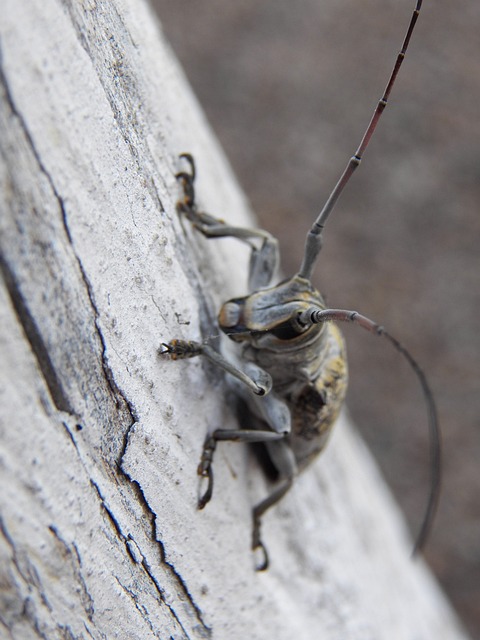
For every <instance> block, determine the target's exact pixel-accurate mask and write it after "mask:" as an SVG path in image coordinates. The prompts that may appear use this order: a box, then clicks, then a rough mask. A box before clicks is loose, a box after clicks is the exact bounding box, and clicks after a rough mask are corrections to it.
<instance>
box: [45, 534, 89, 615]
mask: <svg viewBox="0 0 480 640" xmlns="http://www.w3.org/2000/svg"><path fill="white" fill-rule="evenodd" d="M48 530H49V531H50V533H51V534H52V535H53V536H54V537H55V539H56V540H58V542H59V543H60V544H61V545H62V547H63V548H64V549H65V553H66V554H67V556H68V558H70V561H71V566H72V569H73V573H74V575H75V577H76V579H77V582H78V584H79V585H80V588H81V589H82V593H83V597H82V596H80V601H81V602H82V604H83V608H84V611H85V613H86V614H87V618H88V620H89V621H90V622H93V616H94V614H95V606H94V600H93V597H92V595H91V594H90V592H89V590H88V587H87V583H86V581H85V578H84V577H83V575H82V560H81V556H80V552H79V551H78V547H77V545H76V544H75V542H72V543H71V544H69V543H68V542H67V541H66V540H65V539H64V538H63V537H62V536H61V535H60V532H59V530H58V528H57V527H56V526H54V525H50V526H49V527H48ZM72 548H73V551H72Z"/></svg>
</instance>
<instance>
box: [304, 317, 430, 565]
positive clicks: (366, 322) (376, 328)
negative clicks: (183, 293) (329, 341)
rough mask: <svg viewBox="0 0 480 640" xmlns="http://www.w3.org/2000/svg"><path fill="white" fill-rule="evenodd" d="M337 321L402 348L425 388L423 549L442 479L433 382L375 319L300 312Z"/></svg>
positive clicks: (315, 320) (419, 542) (309, 319)
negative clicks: (426, 468) (426, 469)
mask: <svg viewBox="0 0 480 640" xmlns="http://www.w3.org/2000/svg"><path fill="white" fill-rule="evenodd" d="M328 321H336V322H354V323H356V324H358V325H360V326H361V327H362V328H363V329H366V330H367V331H370V333H373V334H375V335H378V336H383V337H384V338H386V339H387V340H388V341H389V342H390V343H391V344H392V345H393V346H394V347H395V349H396V350H397V351H399V352H400V353H401V354H402V355H403V356H404V358H405V359H406V360H407V362H408V364H409V365H410V367H411V368H412V369H413V371H414V372H415V374H416V376H417V378H418V380H419V382H420V385H421V387H422V392H423V396H424V398H425V402H426V404H427V410H428V427H429V436H430V493H429V496H428V502H427V506H426V509H425V514H424V516H423V521H422V525H421V527H420V531H419V533H418V535H417V539H416V542H415V546H414V549H413V553H414V554H415V553H417V552H418V551H420V550H421V549H422V548H423V546H424V545H425V542H426V540H427V538H428V536H429V533H430V531H431V528H432V524H433V520H434V517H435V512H436V509H437V504H438V498H439V495H440V481H441V466H442V465H441V439H440V429H439V426H438V418H437V408H436V405H435V400H434V399H433V394H432V391H431V389H430V385H429V384H428V382H427V378H426V376H425V374H424V373H423V371H422V369H421V368H420V365H419V364H418V363H417V361H416V360H415V359H414V358H413V356H412V355H411V354H410V353H409V351H407V349H406V348H405V347H404V346H403V345H402V344H401V343H400V342H398V340H397V339H396V338H394V337H393V336H391V335H390V334H389V333H388V332H387V331H386V330H385V329H384V327H382V326H381V325H379V324H377V323H376V322H373V320H370V319H369V318H366V317H365V316H362V315H361V314H360V313H357V311H347V310H346V309H319V308H318V307H311V308H309V309H307V310H306V311H303V312H302V313H301V314H300V315H299V322H300V323H301V324H303V325H304V326H306V325H308V324H318V323H321V322H328Z"/></svg>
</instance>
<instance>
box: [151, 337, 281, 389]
mask: <svg viewBox="0 0 480 640" xmlns="http://www.w3.org/2000/svg"><path fill="white" fill-rule="evenodd" d="M161 346H162V347H164V349H163V350H159V355H161V356H169V357H170V358H171V359H172V360H181V359H183V358H195V357H196V356H200V355H202V356H205V357H206V358H208V360H210V362H213V364H215V365H217V366H218V367H220V368H221V369H223V370H224V371H226V372H227V373H229V374H230V375H232V376H233V377H234V378H236V379H237V380H239V381H240V382H241V383H242V384H243V385H244V386H246V387H247V388H248V389H250V391H252V392H253V393H254V394H255V395H257V396H264V395H265V394H267V393H268V392H269V391H270V389H271V388H272V378H271V376H270V374H269V373H267V372H266V371H264V370H263V369H261V368H260V367H257V366H256V365H254V364H251V363H246V366H245V369H246V370H247V372H246V373H245V372H244V371H242V370H241V369H240V368H239V367H238V366H237V365H236V364H234V363H232V362H230V361H229V360H227V359H226V358H224V357H223V356H222V354H221V353H219V352H218V351H215V349H212V347H210V346H209V345H208V344H203V343H201V342H195V341H194V340H177V339H175V340H171V341H170V342H168V343H167V342H162V345H161Z"/></svg>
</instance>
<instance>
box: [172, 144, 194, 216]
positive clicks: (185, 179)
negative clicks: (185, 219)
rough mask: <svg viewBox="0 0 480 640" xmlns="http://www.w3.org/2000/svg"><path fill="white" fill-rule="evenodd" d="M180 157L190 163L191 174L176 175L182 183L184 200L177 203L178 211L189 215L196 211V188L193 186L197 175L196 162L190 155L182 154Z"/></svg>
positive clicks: (184, 172)
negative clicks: (190, 212)
mask: <svg viewBox="0 0 480 640" xmlns="http://www.w3.org/2000/svg"><path fill="white" fill-rule="evenodd" d="M179 157H180V158H185V160H186V161H187V162H188V164H189V165H190V173H189V172H188V171H179V172H178V173H177V174H175V178H176V179H177V180H179V181H181V183H182V187H183V200H180V201H179V202H177V211H178V212H179V213H188V212H189V211H191V210H193V209H195V188H194V186H193V183H194V182H195V175H196V171H195V162H194V160H193V156H192V155H191V154H190V153H181V154H180V156H179Z"/></svg>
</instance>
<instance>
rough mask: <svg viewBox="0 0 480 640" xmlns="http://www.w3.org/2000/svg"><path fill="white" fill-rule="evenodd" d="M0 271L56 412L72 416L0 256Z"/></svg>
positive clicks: (9, 273) (11, 272)
mask: <svg viewBox="0 0 480 640" xmlns="http://www.w3.org/2000/svg"><path fill="white" fill-rule="evenodd" d="M0 271H1V273H2V277H3V280H4V282H5V286H6V288H7V291H8V295H9V297H10V300H11V303H12V306H13V309H14V311H15V315H16V316H17V318H18V322H19V324H20V326H21V327H22V329H23V333H24V336H25V338H26V340H27V342H28V343H29V345H30V348H31V350H32V353H33V354H34V356H35V359H36V361H37V364H38V368H39V370H40V372H41V374H42V376H43V379H44V380H45V384H46V386H47V388H48V391H49V393H50V396H51V398H52V401H53V403H54V405H55V407H56V408H57V410H58V411H63V412H65V413H68V414H70V415H73V414H74V409H73V407H72V405H71V404H70V400H69V398H68V396H67V394H66V393H65V389H64V387H63V385H62V382H61V380H60V378H59V376H58V375H57V371H56V369H55V366H54V364H53V362H52V359H51V358H50V354H49V352H48V349H47V346H46V344H45V342H44V340H43V337H42V334H41V332H40V330H39V328H38V325H37V323H36V322H35V320H34V318H33V316H32V314H31V313H30V309H29V308H28V305H27V302H26V300H25V298H24V297H23V295H22V292H21V289H20V286H19V284H18V282H17V280H16V278H15V275H14V273H13V271H12V269H11V268H10V265H9V264H8V262H7V261H6V260H5V257H4V256H3V255H2V254H0Z"/></svg>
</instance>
